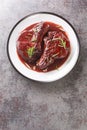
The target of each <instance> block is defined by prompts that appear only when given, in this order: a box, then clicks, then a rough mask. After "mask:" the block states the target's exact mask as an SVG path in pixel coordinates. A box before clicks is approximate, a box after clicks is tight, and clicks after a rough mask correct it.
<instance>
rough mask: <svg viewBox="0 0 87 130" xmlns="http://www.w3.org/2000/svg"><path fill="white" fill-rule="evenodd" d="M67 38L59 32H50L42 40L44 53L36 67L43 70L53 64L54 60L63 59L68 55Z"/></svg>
mask: <svg viewBox="0 0 87 130" xmlns="http://www.w3.org/2000/svg"><path fill="white" fill-rule="evenodd" d="M67 39H68V38H67V36H66V35H64V34H63V33H62V31H61V32H57V31H50V32H48V36H47V37H45V38H44V51H43V54H42V55H41V58H40V59H39V60H38V61H37V63H36V66H37V67H38V68H39V69H45V68H47V67H48V66H49V65H51V64H52V63H54V62H55V60H58V59H62V58H65V57H66V56H67V55H68V53H69V50H70V49H69V47H70V46H69V44H68V43H69V42H68V41H67Z"/></svg>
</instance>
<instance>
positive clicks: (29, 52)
mask: <svg viewBox="0 0 87 130" xmlns="http://www.w3.org/2000/svg"><path fill="white" fill-rule="evenodd" d="M34 51H35V48H34V47H30V48H28V49H27V54H28V56H29V57H32V56H33V55H34Z"/></svg>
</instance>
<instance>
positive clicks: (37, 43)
mask: <svg viewBox="0 0 87 130" xmlns="http://www.w3.org/2000/svg"><path fill="white" fill-rule="evenodd" d="M48 29H49V25H47V24H45V23H44V22H40V23H38V24H36V25H34V27H33V28H32V29H31V30H27V29H25V30H24V31H23V32H22V33H21V35H20V36H19V39H18V41H17V51H18V54H19V55H20V56H21V57H22V58H23V59H24V60H25V61H26V62H27V63H34V62H35V61H36V60H37V59H38V58H39V57H40V56H41V54H42V40H43V36H44V35H45V34H46V33H47V31H48Z"/></svg>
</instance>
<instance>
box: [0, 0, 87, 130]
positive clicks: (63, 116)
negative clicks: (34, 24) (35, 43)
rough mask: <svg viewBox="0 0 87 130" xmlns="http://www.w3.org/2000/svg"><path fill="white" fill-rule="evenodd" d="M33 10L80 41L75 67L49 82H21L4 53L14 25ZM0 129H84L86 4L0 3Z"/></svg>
mask: <svg viewBox="0 0 87 130" xmlns="http://www.w3.org/2000/svg"><path fill="white" fill-rule="evenodd" d="M38 11H50V12H54V13H57V14H59V15H62V16H63V17H65V18H66V19H67V20H69V21H70V22H71V24H72V25H73V26H74V27H75V29H76V31H77V33H78V35H79V38H80V42H81V53H80V58H79V61H78V64H77V65H76V66H75V68H74V69H73V70H72V71H71V72H70V73H69V74H68V75H67V76H66V77H64V78H63V79H61V80H59V81H56V82H52V83H39V82H35V81H31V80H28V79H26V78H24V77H22V76H21V75H20V74H19V73H17V72H16V71H15V70H14V68H13V67H12V66H11V64H10V62H9V60H8V57H7V52H6V45H7V38H8V35H9V32H10V30H11V29H12V27H13V26H14V24H15V23H16V22H17V21H18V20H20V19H21V18H22V17H24V16H26V15H28V14H30V13H34V12H38ZM0 130H87V0H0Z"/></svg>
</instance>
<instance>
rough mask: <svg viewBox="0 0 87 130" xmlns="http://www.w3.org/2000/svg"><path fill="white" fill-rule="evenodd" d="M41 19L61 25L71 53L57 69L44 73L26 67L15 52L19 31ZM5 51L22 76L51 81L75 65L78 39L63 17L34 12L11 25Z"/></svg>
mask: <svg viewBox="0 0 87 130" xmlns="http://www.w3.org/2000/svg"><path fill="white" fill-rule="evenodd" d="M41 21H50V22H53V23H56V24H59V25H61V26H62V27H63V28H64V30H65V31H66V33H67V34H68V37H69V40H70V45H71V53H70V55H69V57H68V59H67V60H66V61H65V63H64V64H63V65H62V66H61V67H60V68H59V69H58V70H53V71H50V72H46V73H42V72H36V71H33V70H30V69H28V68H27V67H26V66H25V65H24V64H23V63H22V62H21V61H20V59H19V58H18V55H17V52H16V44H17V43H16V41H17V39H18V36H19V34H20V32H21V31H22V30H24V29H25V28H26V27H28V26H29V25H31V24H34V23H37V22H41ZM7 53H8V57H9V60H10V62H11V63H12V65H13V66H14V68H15V69H16V70H17V71H18V72H19V73H20V74H22V75H23V76H25V77H27V78H29V79H32V80H36V81H41V82H51V81H55V80H58V79H60V78H62V77H64V76H65V75H66V74H68V73H69V72H70V71H71V70H72V68H73V67H74V66H75V64H76V62H77V59H78V56H79V40H78V37H77V34H76V32H75V30H74V28H73V27H72V25H71V24H70V23H69V22H68V21H67V20H65V19H64V18H63V17H61V16H59V15H56V14H53V13H48V12H40V13H34V14H31V15H28V16H26V17H24V18H23V19H21V20H20V21H19V22H18V23H17V24H16V25H15V26H14V27H13V29H12V31H11V33H10V34H9V38H8V43H7Z"/></svg>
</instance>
